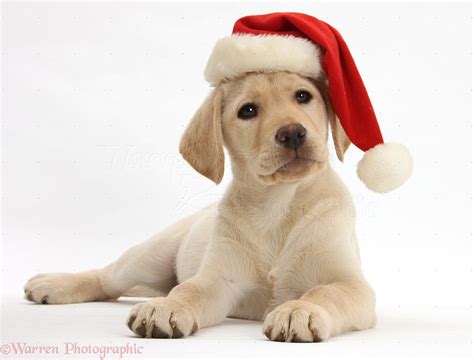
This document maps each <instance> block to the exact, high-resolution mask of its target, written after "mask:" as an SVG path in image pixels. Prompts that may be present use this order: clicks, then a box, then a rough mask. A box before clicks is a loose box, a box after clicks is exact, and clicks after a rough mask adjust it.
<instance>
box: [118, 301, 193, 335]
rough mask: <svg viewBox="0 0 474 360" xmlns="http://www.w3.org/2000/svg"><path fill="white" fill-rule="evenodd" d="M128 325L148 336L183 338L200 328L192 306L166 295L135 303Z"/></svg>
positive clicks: (139, 333) (131, 328)
mask: <svg viewBox="0 0 474 360" xmlns="http://www.w3.org/2000/svg"><path fill="white" fill-rule="evenodd" d="M127 325H128V327H129V328H130V330H132V331H133V332H134V333H135V334H137V335H139V336H141V337H147V338H162V339H171V338H181V337H183V336H188V335H192V334H194V333H195V332H196V331H197V330H198V323H197V321H196V317H195V315H194V312H193V310H192V309H191V307H190V306H188V305H186V304H183V303H181V302H177V301H176V300H171V299H168V298H165V297H159V298H156V299H153V300H150V301H147V302H145V303H142V304H137V305H135V306H134V307H133V308H132V310H131V311H130V315H129V316H128V320H127Z"/></svg>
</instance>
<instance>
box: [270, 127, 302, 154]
mask: <svg viewBox="0 0 474 360" xmlns="http://www.w3.org/2000/svg"><path fill="white" fill-rule="evenodd" d="M275 139H276V141H277V143H279V144H280V145H282V146H284V147H286V148H287V149H295V150H296V149H298V148H299V147H300V146H301V145H303V144H304V141H305V139H306V129H305V128H304V126H303V125H301V124H291V125H287V126H283V127H281V128H280V129H278V131H277V134H276V136H275Z"/></svg>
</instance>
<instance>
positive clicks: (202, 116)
mask: <svg viewBox="0 0 474 360" xmlns="http://www.w3.org/2000/svg"><path fill="white" fill-rule="evenodd" d="M221 112H222V95H221V92H220V91H219V89H214V90H213V91H212V93H211V94H210V95H209V96H208V97H207V98H206V100H204V103H203V104H202V105H201V107H200V108H199V109H198V110H197V112H196V114H194V117H193V118H192V119H191V122H190V123H189V125H188V127H187V128H186V130H185V132H184V134H183V137H182V138H181V143H180V145H179V152H180V153H181V155H182V156H183V158H184V159H185V160H186V161H187V162H188V163H189V164H190V165H191V166H192V167H193V168H194V170H196V171H197V172H199V173H200V174H201V175H204V176H205V177H207V178H208V179H210V180H212V181H214V182H215V183H216V184H219V183H220V182H221V180H222V176H223V175H224V148H223V145H222V127H221Z"/></svg>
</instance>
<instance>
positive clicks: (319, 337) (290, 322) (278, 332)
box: [263, 300, 332, 342]
mask: <svg viewBox="0 0 474 360" xmlns="http://www.w3.org/2000/svg"><path fill="white" fill-rule="evenodd" d="M331 329H332V324H331V318H330V316H329V314H328V312H327V311H326V310H324V309H323V308H322V307H320V306H318V305H315V304H312V303H309V302H307V301H303V300H294V301H288V302H286V303H284V304H282V305H280V306H278V307H277V308H276V309H275V310H273V311H272V312H271V313H269V314H268V316H267V317H266V319H265V322H264V324H263V333H264V334H265V336H266V337H267V338H268V339H270V340H272V341H280V342H320V341H323V340H326V339H328V338H329V337H330V335H331Z"/></svg>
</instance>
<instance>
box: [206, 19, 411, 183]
mask: <svg viewBox="0 0 474 360" xmlns="http://www.w3.org/2000/svg"><path fill="white" fill-rule="evenodd" d="M232 33H233V35H232V36H231V37H228V38H224V39H221V40H220V41H219V42H218V43H217V44H216V46H215V48H214V51H213V54H212V55H211V57H210V59H209V62H208V65H207V68H206V71H205V76H206V79H207V80H208V81H210V82H211V83H212V84H214V85H217V84H218V83H219V82H220V81H223V80H230V79H232V78H235V77H237V76H240V75H242V74H244V73H248V72H253V71H290V72H295V73H299V74H301V75H303V76H309V77H315V78H317V77H318V76H320V75H321V71H324V72H325V74H326V76H327V79H328V88H329V97H330V100H331V104H332V107H333V109H334V112H335V113H336V115H337V117H338V118H339V120H340V122H341V125H342V127H343V129H344V131H345V133H346V135H347V136H348V138H349V139H350V141H351V142H352V143H353V144H354V145H355V146H357V147H358V148H359V149H361V150H362V151H365V152H366V156H365V157H364V159H363V160H362V161H361V162H360V163H359V168H358V175H359V177H360V178H361V180H362V181H363V182H364V183H365V184H366V185H367V186H368V187H369V188H370V189H372V190H374V191H378V192H386V191H390V190H392V189H394V188H396V187H398V186H400V185H401V184H402V183H404V182H405V180H406V179H407V178H408V177H409V176H410V174H411V172H412V167H413V162H412V159H411V155H410V153H409V152H408V150H407V149H406V148H405V147H404V146H403V145H400V144H393V143H392V144H386V145H384V144H383V143H384V140H383V137H382V134H381V132H380V128H379V124H378V122H377V118H376V116H375V112H374V109H373V107H372V104H371V102H370V99H369V96H368V94H367V90H366V88H365V86H364V82H363V81H362V78H361V76H360V74H359V71H358V69H357V67H356V64H355V62H354V59H353V58H352V55H351V53H350V51H349V48H348V46H347V44H346V43H345V41H344V39H343V38H342V36H341V34H340V33H339V32H338V31H337V30H336V29H334V28H333V27H332V26H331V25H329V24H327V23H325V22H324V21H321V20H318V19H316V18H315V17H312V16H309V15H306V14H300V13H272V14H266V15H253V16H246V17H243V18H241V19H239V20H237V22H236V23H235V25H234V28H233V32H232ZM375 148H376V149H375ZM372 150H376V151H372ZM370 151H371V154H370V156H369V154H368V152H370Z"/></svg>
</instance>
